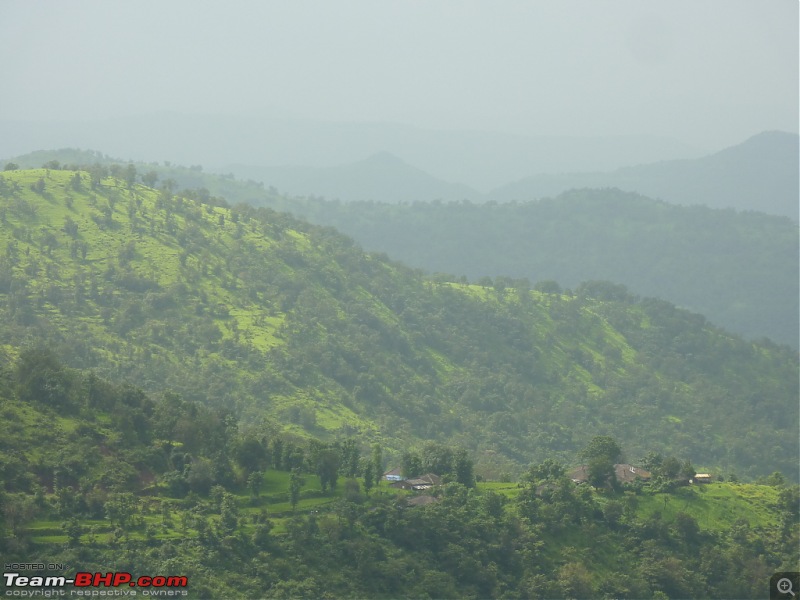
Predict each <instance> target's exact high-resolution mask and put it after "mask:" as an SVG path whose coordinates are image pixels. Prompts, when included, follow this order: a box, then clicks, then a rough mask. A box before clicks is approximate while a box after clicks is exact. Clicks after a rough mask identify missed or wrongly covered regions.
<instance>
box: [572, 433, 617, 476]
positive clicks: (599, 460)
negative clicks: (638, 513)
mask: <svg viewBox="0 0 800 600" xmlns="http://www.w3.org/2000/svg"><path fill="white" fill-rule="evenodd" d="M621 455H622V449H621V448H620V447H619V444H617V442H616V440H615V439H614V438H612V437H610V436H607V435H597V436H595V437H593V438H592V441H590V442H589V444H588V445H587V446H586V447H585V448H584V449H583V450H581V452H580V454H579V456H580V458H581V459H583V460H585V461H587V467H588V472H589V477H588V480H589V483H590V484H591V485H593V486H594V487H605V486H607V485H610V486H611V487H614V488H616V486H617V478H616V476H615V474H614V464H615V463H617V462H618V461H619V460H620V457H621Z"/></svg>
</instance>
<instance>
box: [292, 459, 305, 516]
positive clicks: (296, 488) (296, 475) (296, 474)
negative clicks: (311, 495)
mask: <svg viewBox="0 0 800 600" xmlns="http://www.w3.org/2000/svg"><path fill="white" fill-rule="evenodd" d="M301 487H303V480H302V479H301V477H300V471H299V470H298V469H296V468H294V469H292V474H291V475H290V476H289V503H290V504H291V505H292V511H294V509H295V508H296V507H297V503H298V502H299V501H300V488H301Z"/></svg>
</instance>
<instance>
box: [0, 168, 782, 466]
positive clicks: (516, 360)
mask: <svg viewBox="0 0 800 600" xmlns="http://www.w3.org/2000/svg"><path fill="white" fill-rule="evenodd" d="M134 175H135V173H134V172H131V171H129V170H126V169H125V168H122V169H120V170H118V177H116V178H112V177H106V176H104V174H103V173H101V172H93V173H92V174H90V173H86V172H73V171H60V170H54V169H50V170H45V169H38V170H27V171H8V172H5V173H3V174H2V175H1V176H0V248H3V249H4V255H3V258H2V262H1V263H0V301H2V303H3V304H2V311H3V318H2V321H0V322H2V329H0V335H1V336H2V337H1V338H0V341H1V342H2V343H4V344H7V345H8V346H9V348H10V350H9V352H10V353H11V355H12V356H13V355H15V354H16V353H17V352H18V351H19V349H20V348H23V349H24V348H29V347H33V346H35V345H37V344H45V345H47V346H48V347H50V348H52V349H53V350H54V351H56V353H57V354H58V356H60V357H61V359H62V360H64V361H66V362H67V364H68V365H70V366H72V367H78V368H82V369H93V370H95V371H96V372H97V373H99V374H101V375H103V376H108V377H111V378H113V379H115V380H119V381H129V382H131V383H133V384H134V385H136V386H140V387H142V388H144V389H145V390H146V391H151V392H155V391H161V390H164V389H170V390H173V391H174V392H177V393H178V394H180V396H181V397H182V398H184V399H185V400H188V401H197V402H201V403H203V404H205V405H208V406H212V407H218V408H224V409H225V410H227V411H230V413H231V415H232V418H233V419H234V420H238V421H240V422H243V423H248V424H251V425H253V426H256V425H258V426H263V427H267V428H272V429H274V430H278V429H284V430H286V431H289V432H293V433H294V434H296V435H298V436H309V435H311V436H314V437H318V438H321V439H323V440H333V439H336V438H341V437H344V436H358V437H359V438H361V439H363V440H377V441H380V442H381V444H382V445H383V447H384V448H386V451H387V454H388V455H390V456H391V455H394V456H398V457H399V455H400V454H401V453H402V452H403V451H404V450H406V449H407V448H408V447H410V446H414V445H419V444H421V443H422V442H423V441H425V440H439V441H449V442H451V443H454V444H458V445H461V446H463V447H464V448H467V449H468V450H469V451H470V452H471V453H472V455H473V456H474V457H475V458H476V462H477V470H478V472H480V473H484V474H487V475H489V474H498V473H501V472H504V471H505V472H509V473H514V472H518V471H519V469H520V468H521V467H522V466H524V465H527V464H529V463H531V462H534V461H537V460H542V459H544V458H547V457H558V458H560V459H562V460H564V461H565V462H569V461H572V460H573V458H574V455H575V452H576V451H577V450H578V449H580V448H581V447H583V446H584V445H585V443H586V441H587V440H589V439H591V437H592V436H594V435H598V434H609V435H613V436H615V437H616V438H617V439H619V440H620V442H621V443H622V445H623V447H624V448H625V449H626V451H627V452H628V453H629V454H630V458H631V459H632V460H635V459H636V457H639V456H642V455H643V454H644V453H645V452H646V451H648V450H655V451H658V452H661V453H663V454H665V455H676V456H679V457H681V458H683V459H690V460H692V461H693V463H694V464H695V465H697V466H698V467H699V468H704V469H705V468H708V469H713V470H717V471H718V470H723V471H731V470H733V471H736V472H737V473H738V474H739V475H740V476H745V477H747V476H758V475H766V474H768V473H771V472H773V471H775V470H780V471H783V472H784V473H786V474H787V476H790V477H791V476H793V474H794V471H795V470H796V468H795V467H796V457H797V455H798V441H797V435H796V432H797V429H798V414H797V397H798V389H797V382H798V376H797V375H798V365H797V356H796V354H795V353H793V352H791V351H789V350H788V349H781V348H778V347H775V346H774V345H771V344H756V343H751V342H745V341H743V340H741V339H739V338H737V337H736V336H733V335H730V334H727V333H725V332H723V331H720V330H718V329H716V328H714V327H712V326H711V325H709V324H708V323H707V322H706V321H705V320H704V319H703V318H702V317H700V316H699V315H693V314H690V313H688V312H685V311H681V310H679V309H676V308H675V307H674V306H672V305H671V304H669V303H667V302H663V301H657V300H638V299H636V298H634V297H632V296H631V295H630V294H628V293H627V292H626V291H625V290H624V288H621V287H620V286H615V285H612V284H607V283H589V284H585V285H582V286H580V287H578V288H576V290H575V292H574V293H569V294H565V293H561V292H559V291H557V290H554V289H545V288H542V289H540V290H530V289H528V288H527V287H526V283H525V282H524V281H509V280H495V282H494V283H493V285H492V286H491V287H487V286H477V285H466V284H464V283H453V282H448V281H445V280H434V279H430V278H427V277H425V276H424V275H423V274H422V273H420V272H417V271H412V270H410V269H407V268H404V267H402V266H400V265H397V264H394V263H392V262H390V261H388V260H387V259H386V258H385V257H382V256H376V255H370V254H365V253H363V252H362V251H361V250H360V249H358V248H357V247H356V246H355V244H354V243H353V242H352V241H351V240H349V239H347V238H345V237H343V236H341V235H339V234H338V233H336V232H335V231H333V230H330V229H324V228H318V227H314V226H312V225H309V224H307V223H303V222H301V221H298V220H295V219H293V218H291V217H289V216H287V215H282V214H278V213H275V212H273V211H270V210H267V209H258V210H257V209H254V208H252V207H248V206H237V207H235V208H229V207H228V206H227V205H225V204H224V203H221V202H217V203H216V205H214V204H213V199H209V200H211V201H212V203H204V202H202V201H201V200H200V199H198V198H191V197H185V196H184V195H175V194H173V193H172V192H170V191H169V190H167V189H162V190H154V189H151V188H147V187H144V186H142V185H140V184H138V183H135V181H134V180H135V177H134ZM126 178H127V181H126ZM47 389H48V390H49V389H50V388H47ZM48 394H51V396H52V397H51V400H52V402H54V403H56V404H57V403H58V402H59V394H58V390H54V391H53V390H51V391H48Z"/></svg>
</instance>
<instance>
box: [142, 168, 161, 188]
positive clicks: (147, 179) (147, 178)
mask: <svg viewBox="0 0 800 600" xmlns="http://www.w3.org/2000/svg"><path fill="white" fill-rule="evenodd" d="M157 181H158V173H156V172H155V171H148V172H147V173H144V174H143V175H142V183H144V184H145V185H146V186H147V187H150V188H151V187H155V186H156V182H157Z"/></svg>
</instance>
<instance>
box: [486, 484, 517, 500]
mask: <svg viewBox="0 0 800 600" xmlns="http://www.w3.org/2000/svg"><path fill="white" fill-rule="evenodd" d="M475 487H476V488H477V489H478V491H481V492H488V491H491V492H495V493H498V494H502V495H503V496H505V497H506V498H510V499H513V498H516V497H517V496H518V495H519V493H520V491H522V488H521V487H519V484H517V483H515V482H501V481H479V482H478V483H477V484H476V485H475Z"/></svg>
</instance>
